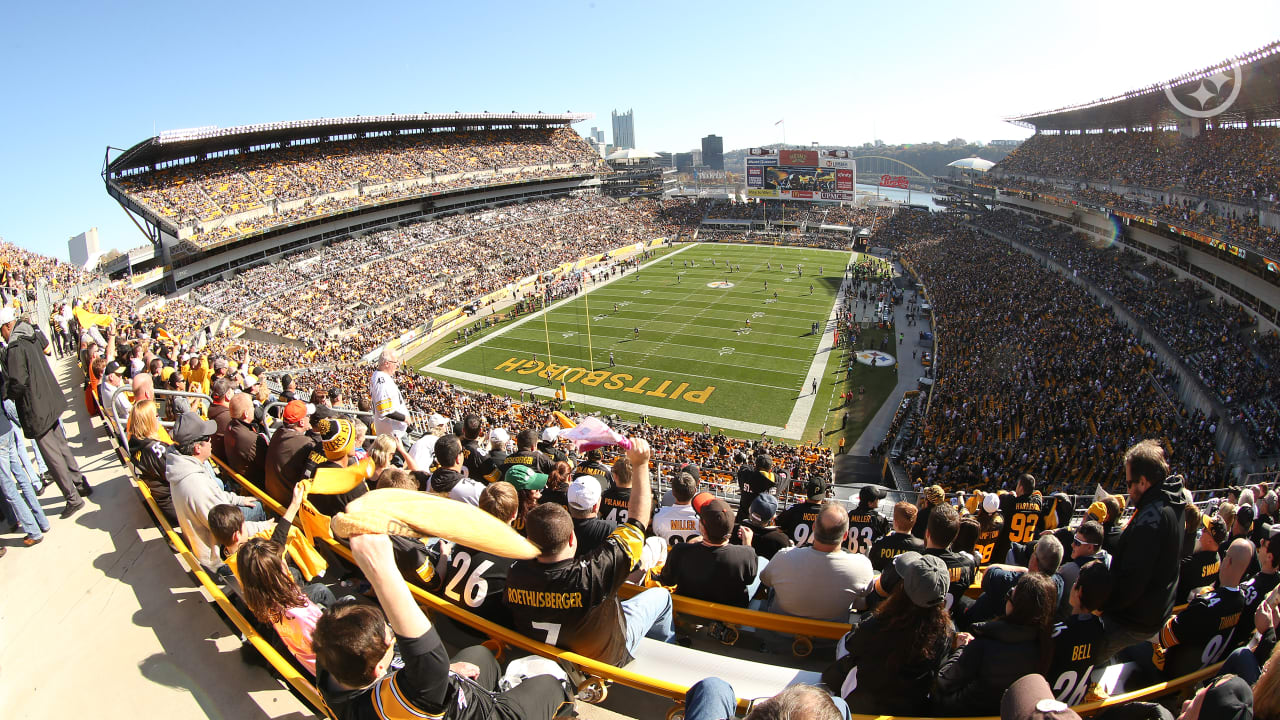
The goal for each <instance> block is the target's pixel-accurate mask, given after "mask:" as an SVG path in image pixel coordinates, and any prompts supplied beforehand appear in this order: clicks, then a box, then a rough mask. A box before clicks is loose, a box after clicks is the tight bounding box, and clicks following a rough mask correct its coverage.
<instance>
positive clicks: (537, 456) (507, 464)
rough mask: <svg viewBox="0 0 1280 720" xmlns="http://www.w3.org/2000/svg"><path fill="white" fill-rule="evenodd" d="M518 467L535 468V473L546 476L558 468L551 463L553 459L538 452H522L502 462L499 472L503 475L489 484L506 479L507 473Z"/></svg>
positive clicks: (514, 453)
mask: <svg viewBox="0 0 1280 720" xmlns="http://www.w3.org/2000/svg"><path fill="white" fill-rule="evenodd" d="M516 465H527V466H529V467H531V468H533V471H534V472H539V473H544V474H549V473H550V472H551V471H552V470H554V469H555V467H556V464H555V463H553V462H551V458H549V457H547V456H546V455H543V454H542V453H540V452H538V451H537V450H520V451H517V452H513V453H511V454H510V455H508V456H506V457H505V458H503V459H502V462H501V463H499V464H498V472H499V473H501V475H499V476H498V477H496V478H494V479H493V480H490V481H489V482H497V481H498V480H501V479H502V478H504V477H506V475H507V471H508V470H510V469H511V468H512V467H514V466H516Z"/></svg>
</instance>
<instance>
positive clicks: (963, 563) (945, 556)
mask: <svg viewBox="0 0 1280 720" xmlns="http://www.w3.org/2000/svg"><path fill="white" fill-rule="evenodd" d="M921 553H922V554H924V555H936V556H937V557H938V558H939V559H941V560H942V563H943V564H944V565H946V566H947V575H948V576H949V579H950V581H951V582H950V583H949V584H948V585H947V597H946V599H945V600H944V602H945V603H946V606H947V610H952V608H954V607H956V601H957V600H959V599H960V598H962V597H964V594H965V593H966V592H967V591H968V590H969V586H970V585H972V584H973V578H974V575H975V574H976V573H977V568H976V567H975V566H974V564H973V556H971V555H969V554H968V553H956V552H951V551H950V550H939V549H937V548H926V549H924V550H922V551H921Z"/></svg>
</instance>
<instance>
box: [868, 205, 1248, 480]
mask: <svg viewBox="0 0 1280 720" xmlns="http://www.w3.org/2000/svg"><path fill="white" fill-rule="evenodd" d="M876 242H877V243H878V244H881V245H886V246H889V247H892V248H894V249H895V250H896V251H897V252H899V253H900V254H901V256H902V257H903V259H904V260H905V261H906V263H907V264H908V265H910V266H911V267H912V268H913V269H914V271H915V272H916V273H917V275H918V277H919V279H920V281H921V282H923V283H925V284H926V285H927V286H928V287H929V291H930V297H931V298H932V299H933V301H934V307H933V312H934V318H935V320H934V322H935V326H936V328H937V332H938V333H939V337H941V338H942V347H943V351H942V358H941V360H940V361H939V362H938V364H936V365H935V371H936V385H935V387H934V391H933V400H932V403H931V405H930V408H929V414H928V416H927V417H926V419H925V423H924V424H923V427H922V430H921V433H920V436H919V439H918V442H917V444H916V446H915V447H913V448H911V449H909V450H908V451H907V459H908V464H909V466H910V470H911V474H912V477H915V478H923V479H924V481H925V483H926V484H927V483H929V482H931V481H934V480H941V481H943V482H945V483H946V484H949V485H953V486H954V485H960V486H974V487H992V488H1001V487H1005V488H1011V487H1012V484H1013V482H1014V480H1015V479H1016V478H1017V476H1019V475H1021V474H1023V473H1030V474H1032V475H1035V476H1036V477H1038V478H1041V479H1042V481H1044V482H1046V483H1049V484H1051V485H1053V486H1054V487H1055V488H1061V489H1063V490H1065V491H1067V492H1084V493H1087V492H1090V491H1092V490H1093V488H1094V487H1095V486H1096V485H1098V484H1101V485H1104V486H1106V487H1112V488H1114V487H1116V486H1117V484H1118V483H1120V482H1121V481H1122V480H1123V475H1122V474H1121V473H1120V472H1119V471H1120V468H1119V465H1118V463H1117V454H1118V453H1119V452H1120V451H1121V450H1122V449H1123V448H1124V447H1125V446H1126V445H1128V444H1130V443H1131V442H1133V440H1134V438H1135V437H1141V436H1154V437H1162V438H1166V439H1167V440H1168V442H1169V443H1170V445H1171V446H1172V447H1171V451H1172V457H1174V458H1175V459H1176V460H1177V462H1178V463H1179V464H1180V465H1181V466H1183V467H1185V468H1186V470H1185V474H1186V477H1187V481H1188V484H1189V485H1190V486H1192V487H1218V486H1220V485H1221V484H1222V482H1223V480H1224V479H1225V472H1226V468H1225V466H1224V464H1223V462H1222V459H1221V457H1220V456H1219V455H1218V454H1217V452H1216V451H1215V449H1214V444H1213V435H1212V434H1211V433H1210V432H1208V430H1207V428H1206V427H1204V423H1201V422H1199V421H1198V420H1199V419H1198V418H1195V417H1190V418H1184V417H1181V415H1180V413H1179V412H1177V411H1176V410H1175V408H1174V406H1172V405H1171V404H1170V403H1169V402H1168V400H1167V399H1166V398H1165V397H1164V396H1163V394H1162V393H1161V391H1160V390H1159V389H1157V388H1156V387H1154V386H1153V385H1152V384H1151V382H1150V373H1151V372H1152V371H1154V370H1156V367H1157V366H1156V362H1155V360H1154V359H1153V357H1152V353H1151V351H1150V350H1149V349H1148V348H1146V347H1144V346H1143V345H1142V344H1141V343H1139V342H1138V341H1137V340H1136V339H1135V338H1134V337H1133V335H1132V334H1131V333H1130V332H1129V331H1128V330H1126V329H1125V328H1124V326H1122V325H1121V324H1120V323H1119V322H1117V321H1116V320H1115V318H1114V317H1112V316H1111V315H1110V313H1108V312H1106V311H1104V310H1102V309H1101V308H1099V307H1098V305H1097V304H1096V303H1095V302H1093V301H1092V300H1091V298H1090V296H1089V295H1088V294H1087V293H1085V292H1084V291H1083V290H1081V289H1080V288H1079V287H1077V286H1076V285H1074V284H1072V283H1070V282H1068V281H1067V280H1066V279H1065V278H1062V277H1061V276H1059V275H1057V274H1056V273H1054V272H1051V271H1049V270H1046V269H1045V268H1043V267H1041V266H1040V265H1039V264H1037V263H1036V262H1035V261H1034V260H1032V259H1031V258H1030V257H1029V256H1027V255H1025V254H1023V253H1020V252H1018V251H1016V250H1014V249H1013V248H1011V247H1009V246H1008V245H1006V244H1004V243H1002V242H1000V241H998V240H995V239H992V238H989V237H987V236H985V235H983V234H981V233H978V232H975V231H973V230H970V229H968V228H966V227H964V226H963V225H962V224H961V223H960V222H959V221H958V220H957V219H955V218H953V217H949V216H937V215H932V214H928V213H899V214H898V215H896V216H895V217H894V218H893V219H892V220H890V222H889V223H888V224H887V225H886V226H885V227H884V228H883V229H882V230H881V232H880V233H878V234H877V238H876ZM996 269H998V271H997V270H996Z"/></svg>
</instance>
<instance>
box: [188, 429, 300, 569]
mask: <svg viewBox="0 0 1280 720" xmlns="http://www.w3.org/2000/svg"><path fill="white" fill-rule="evenodd" d="M217 429H218V426H217V424H216V423H214V422H213V421H211V420H205V419H203V418H201V417H199V416H198V415H196V414H195V413H184V414H182V415H181V416H179V417H178V421H177V423H176V424H175V425H174V428H173V433H172V435H173V442H174V448H173V450H174V451H171V452H170V453H169V454H168V456H167V457H166V459H165V477H166V478H168V480H169V487H170V488H171V489H172V492H173V508H174V511H175V512H176V513H177V515H178V524H179V525H180V526H181V527H182V535H183V537H185V538H186V539H187V542H188V543H189V544H190V545H191V552H192V553H193V554H194V555H195V556H196V559H197V560H199V561H200V564H201V565H203V566H204V567H205V569H206V570H208V571H210V572H214V571H217V570H218V568H220V567H221V566H222V565H223V562H222V560H221V559H220V558H219V557H218V553H217V549H216V546H215V542H214V539H213V534H212V532H211V531H210V530H209V511H210V510H212V509H213V507H214V506H215V505H220V504H226V505H238V506H240V507H241V508H242V509H243V512H244V517H245V520H246V521H248V522H261V521H262V520H265V519H266V517H267V514H266V512H265V511H264V510H263V509H262V503H260V502H258V501H257V500H256V499H254V498H251V497H245V496H243V495H236V494H234V493H230V492H227V491H226V490H223V489H222V483H221V482H219V481H218V479H217V478H216V477H214V475H213V469H212V468H211V467H210V466H209V462H208V461H209V458H210V457H212V456H213V442H212V439H211V438H212V437H213V433H214V431H215V430H217ZM290 492H291V494H292V491H290ZM255 532H256V530H255Z"/></svg>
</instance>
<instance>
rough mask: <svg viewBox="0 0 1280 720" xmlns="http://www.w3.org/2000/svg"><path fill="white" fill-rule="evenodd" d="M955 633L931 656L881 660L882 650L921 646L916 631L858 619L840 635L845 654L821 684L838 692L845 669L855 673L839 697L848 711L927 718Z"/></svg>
mask: <svg viewBox="0 0 1280 720" xmlns="http://www.w3.org/2000/svg"><path fill="white" fill-rule="evenodd" d="M954 637H955V633H954V632H949V633H947V634H946V635H944V636H943V637H941V638H939V639H938V647H936V648H934V649H933V657H932V658H929V659H921V660H918V661H916V662H912V663H908V664H906V665H899V664H898V663H893V662H886V660H885V657H886V649H887V648H897V647H914V646H915V645H916V644H917V643H919V642H920V638H919V637H918V634H917V632H916V630H915V628H890V627H888V626H887V625H886V624H885V623H884V622H882V621H881V619H880V616H879V615H871V616H870V617H868V618H867V619H866V620H863V621H862V623H861V624H860V625H858V627H857V628H855V629H854V631H853V632H852V633H850V634H848V635H846V636H845V637H844V640H843V642H844V647H845V650H846V651H847V652H848V654H847V655H845V656H844V657H842V658H840V659H839V660H837V661H836V662H835V663H833V664H832V665H831V666H829V667H828V668H827V669H826V670H825V671H823V673H822V680H823V682H825V683H826V684H827V687H829V688H831V689H832V690H833V691H835V692H837V693H838V692H840V691H841V689H842V687H843V685H844V682H845V680H846V679H847V678H848V676H849V671H851V670H853V669H854V668H857V669H858V674H857V677H856V680H855V684H854V686H853V688H852V690H850V692H849V694H848V695H845V697H844V699H845V701H846V702H848V703H849V710H850V711H851V712H853V713H863V714H868V715H905V716H921V715H928V714H929V691H930V686H931V685H932V684H933V678H934V676H936V675H937V674H938V667H939V666H940V665H941V664H942V661H943V660H945V659H946V658H947V656H948V654H949V653H950V652H951V644H952V638H954Z"/></svg>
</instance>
